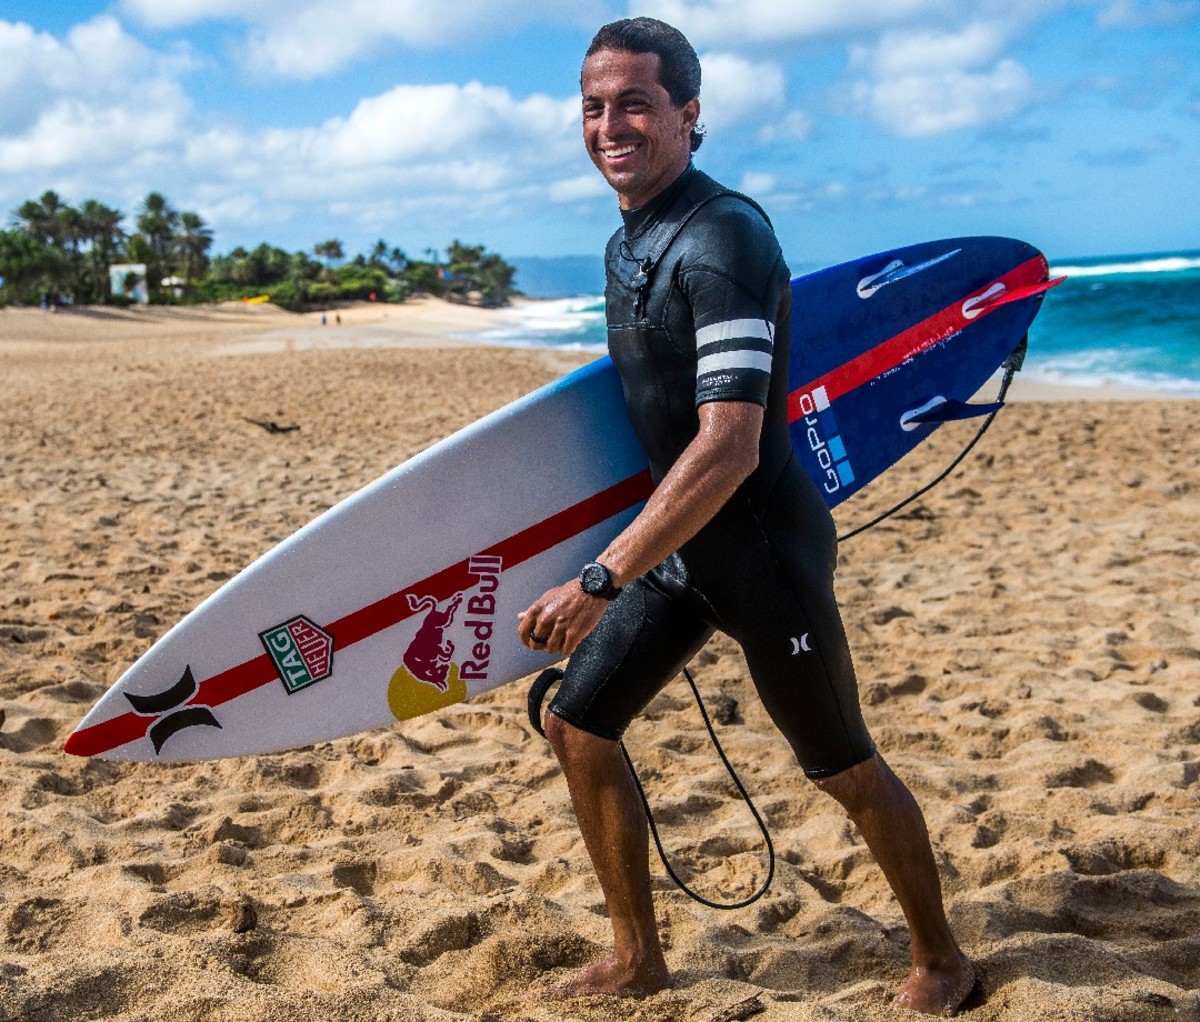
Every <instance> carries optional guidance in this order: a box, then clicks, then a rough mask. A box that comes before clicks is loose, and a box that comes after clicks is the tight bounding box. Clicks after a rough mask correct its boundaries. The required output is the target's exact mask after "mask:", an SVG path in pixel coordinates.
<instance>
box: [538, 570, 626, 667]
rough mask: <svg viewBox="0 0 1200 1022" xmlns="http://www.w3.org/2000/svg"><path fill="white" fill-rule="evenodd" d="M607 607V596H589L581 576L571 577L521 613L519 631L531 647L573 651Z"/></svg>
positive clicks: (560, 651) (549, 651)
mask: <svg viewBox="0 0 1200 1022" xmlns="http://www.w3.org/2000/svg"><path fill="white" fill-rule="evenodd" d="M607 608H608V601H607V600H602V599H600V597H598V596H589V595H588V594H587V593H585V592H584V591H583V590H582V589H581V588H580V586H579V580H578V579H571V581H570V582H564V583H563V584H562V585H560V586H557V587H555V588H554V589H551V590H549V591H548V592H545V593H543V594H542V595H541V596H540V597H538V599H536V600H534V602H533V604H532V605H531V606H530V607H529V609H528V610H525V611H522V612H521V613H520V614H518V615H517V634H518V635H519V636H520V637H521V641H522V642H523V643H524V644H525V645H526V646H528V647H529V648H530V649H536V650H540V651H544V652H547V653H565V654H568V655H569V654H571V653H574V652H575V650H576V648H577V647H578V646H579V644H580V643H581V642H582V641H583V640H584V639H585V638H586V637H587V636H588V634H589V633H590V632H591V630H592V629H593V628H595V627H596V625H597V624H599V622H600V619H601V618H602V617H603V616H604V611H605V610H606V609H607ZM535 637H536V638H535ZM537 640H543V641H537Z"/></svg>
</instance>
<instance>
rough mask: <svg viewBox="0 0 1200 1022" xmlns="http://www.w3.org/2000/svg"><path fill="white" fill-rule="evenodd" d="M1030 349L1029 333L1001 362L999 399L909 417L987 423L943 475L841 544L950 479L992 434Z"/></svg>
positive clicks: (950, 404)
mask: <svg viewBox="0 0 1200 1022" xmlns="http://www.w3.org/2000/svg"><path fill="white" fill-rule="evenodd" d="M1028 346H1029V335H1028V334H1026V335H1025V336H1024V337H1023V338H1022V339H1021V343H1020V344H1018V345H1017V346H1016V347H1015V348H1013V350H1012V351H1011V352H1010V353H1009V355H1008V357H1007V358H1006V359H1005V360H1004V361H1003V362H1002V363H1001V368H1002V369H1003V370H1004V378H1003V379H1002V380H1001V381H1000V393H999V394H998V395H997V397H996V400H995V401H994V402H992V403H991V404H987V405H969V404H966V403H964V402H962V401H949V400H946V401H941V402H938V403H937V404H934V405H932V406H931V407H929V408H928V409H926V410H923V411H918V412H914V413H912V414H910V415H909V416H908V418H907V420H906V421H908V422H912V423H917V424H918V425H920V424H925V423H932V422H948V421H950V420H952V419H967V418H973V417H975V416H977V415H986V416H987V418H985V419H984V420H983V424H982V425H981V426H980V427H979V429H978V431H977V432H976V433H975V436H974V437H972V438H971V440H970V441H969V442H968V443H967V445H966V446H965V447H964V448H963V449H962V450H961V451H959V452H958V455H957V457H955V459H954V460H953V461H952V462H950V464H949V465H947V466H946V468H945V469H943V470H942V472H941V474H940V475H938V476H937V477H936V478H935V479H934V480H933V481H932V482H929V483H926V484H925V485H924V486H922V487H921V488H920V489H919V490H917V491H916V492H915V493H911V494H909V495H908V496H907V497H905V498H904V499H903V500H902V501H900V503H899V504H896V505H895V506H894V507H892V508H889V509H888V510H887V511H884V512H883V514H880V515H877V516H876V517H874V518H872V519H871V520H870V521H869V522H867V523H865V524H864V525H860V526H858V527H857V528H855V529H851V530H850V531H849V532H847V533H845V534H843V535H841V536H838V542H839V543H844V542H846V540H848V539H852V538H853V537H854V536H857V535H859V533H863V532H866V531H867V530H868V529H873V528H874V527H875V526H876V525H878V524H879V523H880V522H885V521H887V520H888V519H889V518H891V517H892V515H894V514H896V513H897V512H898V511H903V510H904V508H906V507H908V505H909V504H911V503H912V502H913V501H914V500H919V499H920V498H921V497H923V496H925V494H927V493H928V492H929V491H930V490H932V489H933V488H934V487H935V486H937V485H938V484H939V483H941V482H944V481H945V480H946V478H947V477H948V476H949V475H950V474H951V473H952V472H953V471H954V470H955V469H956V468H958V466H959V465H961V464H962V462H963V459H964V458H966V456H967V455H968V454H970V453H971V451H972V449H973V448H974V447H975V445H976V444H977V443H979V441H980V440H982V439H983V434H984V433H986V432H987V431H988V429H989V428H990V427H991V425H992V423H993V422H995V421H996V416H997V415H999V414H1000V411H1001V409H1003V408H1004V399H1005V397H1007V396H1008V388H1009V386H1010V385H1011V384H1012V381H1013V376H1014V375H1015V374H1016V373H1018V372H1020V370H1021V366H1022V365H1024V364H1025V352H1026V350H1027V348H1028Z"/></svg>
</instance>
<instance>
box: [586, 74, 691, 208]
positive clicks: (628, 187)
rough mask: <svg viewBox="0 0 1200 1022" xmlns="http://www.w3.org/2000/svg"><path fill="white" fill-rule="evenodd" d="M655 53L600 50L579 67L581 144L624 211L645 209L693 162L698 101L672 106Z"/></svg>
mask: <svg viewBox="0 0 1200 1022" xmlns="http://www.w3.org/2000/svg"><path fill="white" fill-rule="evenodd" d="M659 63H660V60H659V56H658V54H657V53H626V52H625V51H624V50H601V51H599V52H598V53H593V54H592V55H591V56H590V57H588V58H587V59H586V60H585V61H584V62H583V76H582V82H583V143H584V145H585V146H587V151H588V155H589V156H590V157H591V158H592V162H593V163H594V164H595V165H596V167H597V169H598V170H599V171H600V173H601V174H603V175H604V178H605V180H606V181H608V183H609V184H610V185H612V187H613V189H614V190H615V191H616V193H617V198H618V199H619V201H620V205H621V208H622V209H637V208H638V207H639V206H644V205H645V204H646V203H647V202H649V201H650V200H651V199H653V198H654V196H656V195H657V194H658V193H659V192H661V191H662V190H663V189H664V188H666V187H667V185H669V184H670V183H671V182H672V181H674V180H675V178H677V177H678V176H679V175H680V174H681V173H683V170H684V169H685V168H686V167H687V165H688V161H689V160H690V159H691V154H692V146H691V134H692V128H693V127H695V124H696V120H697V119H698V118H699V116H700V101H699V100H698V99H692V100H689V101H688V102H687V103H685V104H684V105H683V106H682V107H675V106H674V105H672V103H671V97H670V95H669V94H668V93H667V90H666V89H664V88H663V87H662V85H660V84H659V81H658V66H659Z"/></svg>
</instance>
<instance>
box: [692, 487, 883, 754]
mask: <svg viewBox="0 0 1200 1022" xmlns="http://www.w3.org/2000/svg"><path fill="white" fill-rule="evenodd" d="M768 505H769V506H768V508H767V511H766V513H765V514H763V515H762V516H761V517H759V516H750V515H743V516H740V517H738V518H737V519H736V521H737V525H736V529H737V532H736V535H735V534H733V533H732V532H731V533H730V534H728V535H726V536H722V537H714V540H715V542H712V541H710V542H706V543H705V547H706V548H705V549H704V550H702V551H701V550H698V551H697V554H698V555H699V556H697V557H695V558H694V561H695V562H697V563H695V564H694V570H693V571H692V573H691V574H692V579H693V583H694V584H696V585H697V586H698V587H699V588H700V589H701V590H702V591H703V592H705V593H706V594H708V595H709V596H710V597H711V600H712V604H713V606H714V608H715V611H716V614H717V615H718V619H719V622H720V625H719V626H720V628H721V629H722V631H726V632H728V633H729V634H730V635H731V636H732V637H733V638H734V639H736V640H737V641H738V643H739V644H740V645H741V647H742V649H743V651H744V652H745V655H746V663H747V665H748V667H749V668H750V675H751V677H752V678H753V680H754V684H755V687H756V688H757V689H758V693H759V698H760V699H761V700H762V703H763V706H764V707H765V708H766V710H767V712H768V713H769V714H770V715H771V719H772V720H773V721H774V722H775V725H776V726H777V727H778V728H779V730H780V731H782V732H783V735H784V737H785V738H787V740H788V742H789V743H790V744H791V746H792V749H793V750H794V752H795V754H796V758H797V759H798V760H799V762H800V765H801V766H802V767H803V768H804V772H805V774H806V775H808V776H809V777H812V778H821V777H830V776H832V775H834V774H837V773H840V772H841V771H843V770H847V769H849V768H850V767H852V766H855V765H856V764H858V763H861V762H863V761H864V760H867V759H869V758H870V757H871V756H872V755H873V754H874V752H875V746H874V743H873V742H872V740H871V736H870V734H869V733H868V731H867V729H866V725H865V724H864V723H863V719H862V712H861V710H860V707H859V700H858V681H857V678H856V677H855V673H854V664H853V661H852V659H851V656H850V648H849V645H848V643H847V641H846V633H845V629H844V628H843V626H842V619H841V613H840V611H839V610H838V606H837V601H836V599H835V598H834V590H833V572H834V568H835V566H836V562H837V539H836V533H835V531H834V526H833V522H832V519H831V518H830V516H829V512H828V511H827V510H826V508H825V506H824V502H823V501H822V500H821V496H820V494H819V493H818V492H817V491H816V489H815V487H813V486H812V485H811V483H810V482H809V481H808V480H807V478H800V477H797V476H796V475H795V474H794V473H785V474H784V477H782V478H781V480H780V482H779V484H778V485H777V487H776V490H775V492H773V493H772V495H771V498H770V500H769V502H768ZM730 510H731V512H735V511H736V509H732V508H731V509H730ZM730 518H731V520H734V519H733V514H732V513H731V515H730ZM719 559H723V560H724V561H725V563H724V565H719V564H717V563H716V562H717V561H718V560H719ZM714 568H715V569H717V573H716V574H713V573H712V572H713V569H714Z"/></svg>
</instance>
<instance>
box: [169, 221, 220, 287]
mask: <svg viewBox="0 0 1200 1022" xmlns="http://www.w3.org/2000/svg"><path fill="white" fill-rule="evenodd" d="M179 229H180V233H179V235H178V236H177V237H176V239H175V243H176V245H177V246H178V249H179V255H180V257H181V258H182V261H183V278H184V280H186V281H187V282H188V286H189V287H190V286H191V283H192V280H193V279H194V278H196V277H199V276H201V275H202V274H203V273H204V271H205V269H206V267H207V264H208V250H209V248H210V247H211V246H212V243H213V232H212V229H211V228H210V227H209V226H208V225H207V224H206V223H205V222H204V218H203V217H202V216H201V215H200V214H199V213H180V214H179Z"/></svg>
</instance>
